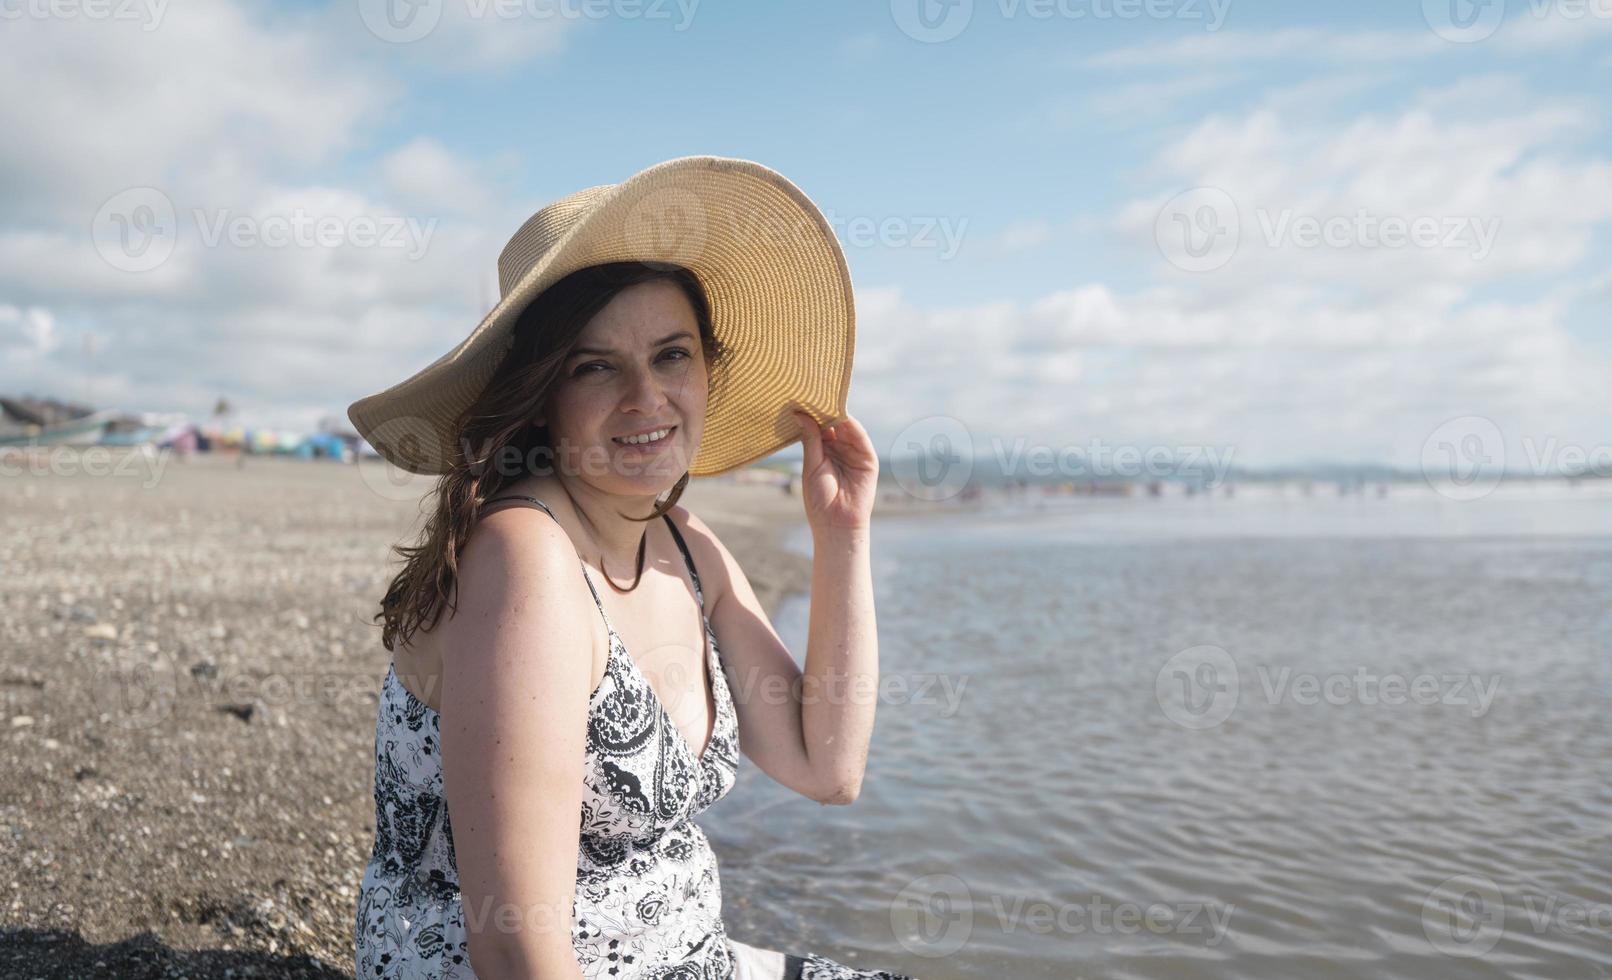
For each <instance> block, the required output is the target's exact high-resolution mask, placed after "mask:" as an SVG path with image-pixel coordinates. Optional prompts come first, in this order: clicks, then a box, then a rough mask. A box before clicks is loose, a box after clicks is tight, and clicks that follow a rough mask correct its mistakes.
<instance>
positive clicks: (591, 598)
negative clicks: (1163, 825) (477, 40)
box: [349, 157, 907, 980]
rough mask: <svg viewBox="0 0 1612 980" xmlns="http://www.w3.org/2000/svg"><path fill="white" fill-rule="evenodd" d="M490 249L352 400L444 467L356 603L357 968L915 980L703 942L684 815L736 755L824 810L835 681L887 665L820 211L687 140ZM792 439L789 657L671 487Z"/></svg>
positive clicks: (869, 480)
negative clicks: (360, 631) (443, 349)
mask: <svg viewBox="0 0 1612 980" xmlns="http://www.w3.org/2000/svg"><path fill="white" fill-rule="evenodd" d="M672 210H675V211H676V213H677V215H678V216H679V218H680V219H681V220H683V221H684V224H682V225H680V226H678V229H676V230H674V232H673V233H671V234H668V233H667V232H666V228H667V227H668V226H667V224H666V221H665V220H664V219H665V217H666V214H667V213H668V212H669V211H672ZM635 223H636V224H635ZM635 227H636V228H639V229H642V228H644V227H650V228H653V229H655V233H654V234H652V235H649V236H648V237H647V238H645V237H642V236H638V235H637V234H636V233H635V231H634V229H635ZM758 229H761V230H760V231H758ZM779 232H785V234H779ZM499 272H500V282H501V285H502V289H503V299H502V300H501V301H500V303H499V305H498V306H497V307H495V308H494V310H493V311H492V313H490V314H488V317H487V318H486V319H485V320H484V321H483V322H482V324H481V325H480V326H478V327H477V329H476V330H475V331H474V332H473V333H472V334H471V336H470V337H469V338H467V339H466V340H465V341H464V342H463V343H461V344H460V345H459V347H458V348H456V349H455V350H454V351H452V352H450V353H449V354H448V355H446V356H445V357H443V358H441V359H439V360H438V361H437V362H436V363H434V364H433V365H431V366H430V367H428V368H427V369H425V370H424V371H422V372H420V373H419V374H417V375H415V376H414V377H413V378H411V379H409V381H406V382H404V383H402V384H400V385H397V386H394V387H393V388H391V389H388V390H387V391H386V392H382V393H380V394H378V395H372V396H370V397H369V398H366V399H363V400H361V401H359V402H357V403H355V404H354V405H353V407H352V408H351V409H350V410H349V415H350V416H351V417H352V419H353V421H354V423H355V424H356V425H357V426H358V427H359V431H360V432H361V433H363V434H364V435H365V437H366V438H368V439H369V440H370V441H371V443H373V444H374V445H375V446H376V448H377V449H378V450H379V451H381V452H382V454H383V455H385V456H387V458H388V459H390V460H391V461H393V462H395V463H398V464H399V465H403V466H406V467H408V468H409V469H411V470H414V471H416V472H424V473H440V474H442V479H441V481H440V483H439V485H438V488H437V491H436V501H435V504H436V506H435V511H434V514H433V516H432V517H431V519H430V520H429V521H428V523H427V525H426V527H425V529H424V532H423V534H422V538H421V543H420V544H419V545H418V546H417V547H413V548H404V549H400V551H401V552H402V554H404V556H405V557H406V559H407V563H406V565H405V567H404V568H403V569H402V571H401V572H400V573H399V574H398V576H397V578H396V579H395V580H394V581H393V583H392V585H391V588H390V589H389V590H388V593H387V596H386V598H385V600H383V603H382V610H381V613H380V614H379V615H378V616H377V618H379V619H383V620H384V627H383V634H382V641H383V643H384V645H385V646H386V647H387V649H389V650H391V651H392V652H393V664H392V668H391V669H390V670H389V671H388V673H387V675H386V678H385V680H384V682H383V686H382V695H381V703H380V707H379V710H378V717H377V725H376V739H375V745H376V777H375V801H376V839H375V846H374V849H373V851H372V855H371V858H370V861H369V865H368V867H367V868H366V870H365V875H364V881H363V885H362V888H361V891H360V895H359V903H358V915H357V922H356V927H357V937H356V938H357V944H356V947H357V948H356V963H357V968H358V975H359V976H360V977H430V978H447V977H479V978H481V980H489V978H504V977H523V978H526V977H541V978H545V980H546V978H551V977H552V978H572V980H574V978H578V977H586V978H595V977H612V978H617V980H629V978H640V977H641V978H676V980H696V978H699V980H729V978H738V980H746V978H760V977H767V978H778V977H799V978H805V980H813V978H857V977H862V978H870V980H873V978H884V980H907V978H900V977H898V976H897V975H896V974H893V973H885V972H870V971H859V970H854V969H851V968H849V967H845V966H843V965H841V964H839V963H836V962H835V961H833V960H831V959H827V958H825V957H823V956H820V955H817V954H813V953H809V952H807V953H803V954H801V955H796V954H794V953H787V954H786V953H785V952H782V951H778V950H764V949H758V948H755V947H751V946H748V945H747V944H744V943H741V942H738V941H737V940H734V939H732V938H730V937H729V936H727V934H726V932H725V930H724V928H723V923H722V919H721V913H722V899H721V889H720V878H719V875H718V871H717V867H716V862H715V856H714V854H713V852H712V850H711V848H710V845H709V843H708V842H707V840H706V837H705V835H704V833H703V832H702V831H701V830H700V828H699V826H698V825H697V824H695V823H694V821H693V819H692V818H693V817H694V816H695V815H696V814H698V813H700V812H703V811H704V810H705V809H707V808H708V807H710V806H711V805H712V804H713V803H715V802H716V801H717V800H719V799H721V798H722V797H723V796H724V795H725V794H726V793H727V792H728V791H729V790H730V789H731V788H732V786H733V781H734V776H735V773H736V772H737V766H738V757H739V752H740V749H741V747H742V750H743V752H744V754H745V755H746V756H748V757H749V758H750V759H751V760H752V761H753V762H755V763H756V765H758V766H759V767H760V768H761V769H762V770H763V771H765V772H766V773H767V774H768V775H770V776H772V777H773V778H774V779H777V780H778V781H779V782H781V783H783V784H784V785H786V786H789V787H790V788H792V789H794V790H796V791H797V792H800V793H801V794H803V795H805V796H807V797H809V798H811V799H814V800H817V801H819V802H822V803H841V804H843V803H849V802H851V801H852V800H854V799H855V797H856V795H857V791H858V787H859V784H860V781H861V778H862V771H863V765H864V761H865V758H866V752H867V746H868V741H869V738H870V735H871V732H872V727H873V710H874V705H873V702H872V699H871V698H869V697H857V696H854V694H853V695H851V696H846V695H845V694H844V693H843V692H844V691H845V690H847V689H849V690H852V691H856V690H871V689H872V688H873V686H874V683H875V682H876V680H877V656H878V655H877V646H876V639H875V636H874V617H873V598H872V585H871V580H870V572H869V555H868V548H869V536H868V528H869V520H870V518H871V514H872V508H873V500H874V489H875V482H876V479H877V475H878V461H877V457H876V455H875V454H874V451H873V447H872V445H871V442H870V440H869V439H868V437H867V433H866V432H865V431H864V430H863V429H862V427H861V426H860V425H859V424H858V423H857V422H856V421H855V420H854V419H851V418H849V417H848V416H845V413H844V397H845V392H846V389H847V387H848V380H849V372H850V354H851V346H852V339H853V336H854V329H853V315H852V307H851V303H850V299H851V297H850V282H849V276H848V274H847V272H846V269H845V264H844V257H843V255H842V254H841V253H840V251H839V249H838V245H837V243H835V242H834V240H833V236H832V233H831V232H830V231H829V230H828V227H827V223H826V222H825V221H824V220H823V219H822V216H821V214H820V213H819V212H817V210H816V208H815V207H813V206H812V205H811V203H810V202H809V201H808V200H807V199H806V198H805V196H804V195H803V194H801V193H800V192H799V191H798V190H797V189H795V188H794V186H793V185H791V184H789V182H788V181H787V180H785V179H784V178H783V177H782V176H780V175H778V174H776V173H774V172H773V171H770V170H767V169H766V168H764V167H761V166H759V165H757V164H754V163H750V162H748V161H736V160H729V159H724V158H716V157H688V158H682V159H679V160H674V161H669V162H667V163H663V164H659V165H657V166H655V167H652V168H649V169H648V170H646V171H643V172H642V173H640V174H638V175H636V176H634V177H633V178H631V179H629V180H628V181H626V182H623V183H622V184H618V185H609V186H606V187H601V188H589V189H588V190H586V191H582V192H579V193H578V194H574V195H571V196H570V197H568V198H564V199H562V200H561V201H558V202H555V203H554V204H552V205H550V206H549V207H547V208H544V209H543V210H542V211H539V212H538V214H537V215H534V216H533V218H532V219H531V220H530V221H528V222H527V223H526V225H525V226H523V228H522V229H521V231H520V232H518V233H517V234H516V236H515V238H514V239H512V240H511V242H510V244H509V246H508V247H506V248H505V250H504V253H503V254H502V255H501V256H500V259H499ZM802 408H805V409H808V410H807V411H802V410H801V409H802ZM814 412H815V413H816V414H821V415H823V416H826V417H831V418H841V419H842V421H839V422H837V423H834V424H832V425H829V426H826V427H819V424H818V422H817V421H816V417H815V415H814ZM797 433H799V435H798V436H797ZM795 438H801V439H802V442H803V450H804V454H805V461H804V470H803V477H802V478H803V484H802V496H803V502H804V505H805V510H806V517H807V520H808V523H809V524H810V526H811V530H812V534H813V539H814V542H815V557H814V567H813V600H812V602H813V605H812V617H811V627H810V643H809V649H808V652H807V659H806V668H805V673H804V675H803V674H802V672H801V670H800V669H799V668H798V667H797V666H796V665H795V662H794V660H793V658H792V657H791V656H790V654H789V651H788V650H787V649H786V648H785V647H784V646H783V644H782V643H781V641H780V640H779V639H778V635H777V633H776V631H775V630H774V629H773V628H772V626H771V624H770V623H769V622H768V620H767V617H766V614H765V612H764V611H763V610H762V608H761V607H760V604H759V603H758V601H757V600H756V597H755V593H754V592H753V590H752V589H751V587H750V585H749V583H748V582H747V581H746V579H745V576H744V573H743V571H742V570H741V569H740V568H739V566H738V564H737V563H736V562H735V561H734V559H733V556H732V555H731V554H730V553H729V552H728V550H727V549H726V548H725V547H724V546H723V545H722V543H721V542H720V541H719V540H718V539H717V537H716V535H715V534H713V533H712V532H711V530H710V528H709V527H707V526H706V525H705V524H704V522H702V521H700V520H699V519H698V518H697V517H695V516H694V515H692V514H690V513H689V512H687V511H686V510H684V509H683V508H681V507H677V506H676V502H677V500H678V498H679V496H680V495H681V493H682V491H683V489H684V487H686V486H687V483H688V481H689V479H690V477H691V476H704V475H712V474H715V473H720V472H725V471H726V470H731V469H733V468H735V467H737V466H741V465H744V464H745V463H748V462H750V461H753V460H755V459H759V458H761V457H763V456H766V455H768V454H770V453H772V452H774V451H775V450H776V449H778V448H781V447H782V446H783V445H787V444H788V443H789V442H792V441H794V439H795ZM663 494H665V495H666V499H665V500H661V497H662V495H663ZM578 561H580V564H581V566H582V567H581V569H580V572H579V570H578V568H577V564H576V563H577V562H578ZM601 580H602V581H603V582H605V583H606V584H607V585H608V586H609V589H608V590H601V589H599V588H598V586H597V585H596V583H597V582H598V581H601ZM618 580H625V581H627V582H628V584H627V585H626V586H619V585H617V581H618ZM444 612H446V613H447V614H448V615H447V616H444V615H443V614H444ZM629 650H630V651H631V653H629V652H628V651H629ZM848 677H849V678H852V679H860V681H861V682H862V686H861V687H860V688H858V687H856V686H855V685H852V686H850V687H849V688H847V685H846V684H845V683H844V682H845V679H846V678H848ZM732 679H738V680H740V681H742V682H743V686H742V687H741V686H739V685H732V684H730V680H732ZM836 679H837V680H836ZM802 682H804V683H802ZM780 685H782V686H781V687H780ZM791 685H793V686H791ZM736 687H737V688H738V690H742V691H745V692H755V694H754V695H753V696H746V697H740V696H738V694H737V693H736V690H735V688H736ZM781 690H792V691H794V692H796V693H795V695H794V696H778V692H779V691H781ZM814 691H823V692H824V695H823V696H815V697H814V696H812V693H813V692H814ZM579 776H580V778H578V777H579ZM449 813H451V814H452V819H451V821H450V819H449ZM472 964H474V971H472Z"/></svg>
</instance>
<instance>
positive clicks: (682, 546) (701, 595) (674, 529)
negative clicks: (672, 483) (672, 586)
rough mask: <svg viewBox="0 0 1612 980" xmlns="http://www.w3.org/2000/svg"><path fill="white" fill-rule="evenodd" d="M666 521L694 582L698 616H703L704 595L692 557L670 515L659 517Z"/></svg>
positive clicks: (689, 575)
mask: <svg viewBox="0 0 1612 980" xmlns="http://www.w3.org/2000/svg"><path fill="white" fill-rule="evenodd" d="M660 516H661V517H662V518H664V519H665V520H666V527H667V529H668V530H670V531H671V532H672V540H673V541H676V542H677V550H678V551H681V552H682V553H683V561H684V562H685V563H686V564H687V565H688V577H689V578H690V579H691V580H692V581H693V582H694V597H695V598H696V599H698V600H699V601H700V614H701V615H704V614H705V593H704V591H702V590H701V589H700V573H699V572H697V571H695V570H694V556H693V555H691V554H689V550H688V545H687V544H684V543H683V535H682V533H680V532H679V531H678V530H677V525H676V524H673V523H672V515H671V514H662V515H660Z"/></svg>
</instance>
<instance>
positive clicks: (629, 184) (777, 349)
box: [347, 156, 856, 476]
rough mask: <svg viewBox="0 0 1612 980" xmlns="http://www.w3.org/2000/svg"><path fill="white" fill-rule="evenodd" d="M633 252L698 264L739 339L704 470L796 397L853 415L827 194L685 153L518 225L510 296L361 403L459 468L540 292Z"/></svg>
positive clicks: (423, 453) (752, 449)
mask: <svg viewBox="0 0 1612 980" xmlns="http://www.w3.org/2000/svg"><path fill="white" fill-rule="evenodd" d="M626 260H640V261H659V262H674V263H677V264H679V265H683V266H686V267H687V268H689V269H690V270H692V271H693V272H694V273H695V275H697V276H698V277H699V279H700V282H701V284H702V285H703V286H704V287H705V289H706V292H707V293H708V295H709V296H710V300H711V315H712V320H713V322H714V326H715V330H716V335H717V337H718V338H720V339H721V340H722V341H724V342H725V343H726V344H727V345H728V346H729V347H730V348H732V350H733V358H732V361H731V362H730V367H729V369H730V372H731V374H730V381H729V383H728V386H727V389H726V397H724V398H719V399H713V400H712V401H711V402H710V405H709V407H708V409H707V412H706V418H705V431H704V435H703V436H702V438H701V440H700V446H699V450H698V452H697V453H696V455H695V458H694V462H693V465H692V466H691V467H690V468H689V473H690V475H691V476H714V475H717V474H719V473H724V472H727V471H729V470H733V469H736V468H738V467H741V466H744V465H746V464H748V463H751V462H754V461H756V460H758V459H761V458H763V457H766V456H768V455H770V454H772V453H774V452H777V451H778V450H779V449H782V448H783V447H785V446H787V445H789V444H790V443H792V442H794V441H796V440H797V439H799V438H800V435H801V433H800V426H799V423H797V422H796V421H795V420H794V419H793V418H792V417H791V416H790V415H789V409H790V407H791V406H792V405H794V406H798V407H800V408H802V409H803V410H805V411H806V412H808V413H810V414H811V415H812V416H813V417H814V418H816V419H817V420H818V421H819V422H821V423H825V424H826V423H828V422H834V421H838V420H840V419H842V418H844V417H845V411H846V395H847V393H848V391H849V388H850V382H851V359H852V354H853V352H854V348H855V342H856V324H855V317H856V314H855V305H854V298H853V296H852V291H851V277H850V272H849V270H848V268H847V267H846V262H845V255H844V252H843V251H842V250H841V248H840V245H839V242H838V241H837V240H836V239H835V237H834V233H833V230H832V229H831V228H830V227H829V225H828V222H827V220H826V219H825V218H824V217H823V215H822V212H820V211H819V210H818V209H817V207H816V206H815V205H814V204H813V203H812V202H811V200H810V199H809V198H807V197H806V195H805V194H803V193H802V192H801V191H800V189H799V188H797V187H796V186H795V185H794V184H792V183H790V182H789V180H787V179H786V178H785V177H783V175H781V174H779V173H777V172H776V171H773V170H770V169H768V168H767V167H764V166H762V165H761V164H758V163H754V162H752V161H749V160H737V159H732V158H728V157H712V156H697V157H680V158H678V159H675V160H668V161H666V162H664V163H659V164H656V165H654V166H652V167H649V168H648V169H646V170H643V171H641V172H640V173H638V174H635V175H634V176H633V177H631V178H629V179H627V180H625V181H623V182H621V183H619V184H605V185H601V186H598V187H590V188H587V189H585V190H581V191H577V192H576V193H574V194H571V195H568V196H567V197H564V198H562V199H560V200H558V201H555V202H553V203H552V204H549V205H547V206H546V207H544V208H543V209H542V210H540V211H539V212H538V213H537V214H535V215H533V216H532V217H531V218H530V219H529V220H527V222H526V223H525V224H524V225H522V226H521V228H520V230H519V231H517V232H516V233H515V235H514V237H513V238H511V239H510V241H509V244H508V245H506V246H505V248H504V250H503V252H502V253H501V254H500V256H499V259H498V279H499V291H500V294H501V298H500V300H499V302H498V305H496V306H495V307H493V309H492V311H491V312H490V313H488V314H487V316H486V317H485V318H484V319H483V320H482V321H481V323H480V324H478V325H477V326H476V328H475V330H473V331H471V333H470V335H469V336H468V337H467V338H465V340H464V341H462V342H461V343H460V344H459V345H458V346H456V347H455V348H454V349H453V350H451V351H449V352H448V353H446V354H444V355H443V356H442V357H440V358H438V359H437V360H436V361H434V362H432V363H431V364H430V365H428V366H426V367H425V368H423V369H421V370H420V371H419V372H418V373H416V374H415V375H414V376H412V377H410V378H408V379H407V380H405V381H402V382H400V383H398V384H396V385H393V386H392V387H390V388H388V389H386V390H385V391H381V392H378V393H376V394H373V395H369V396H367V397H365V398H362V399H360V400H358V401H356V402H354V403H353V404H352V405H351V406H350V407H349V408H348V410H347V415H348V418H350V419H351V420H352V422H353V425H354V426H355V427H356V428H357V429H358V431H359V433H360V434H361V435H362V436H363V437H364V438H365V439H367V440H368V441H369V443H370V444H371V445H372V446H374V447H375V449H376V451H377V452H379V453H380V454H381V455H382V456H383V457H385V458H386V459H387V460H388V461H389V462H391V463H393V464H394V465H397V466H399V467H402V468H403V469H405V470H408V471H409V472H412V473H442V472H446V471H447V469H448V467H449V465H450V462H451V460H452V455H453V448H454V442H455V440H456V439H457V438H458V436H457V433H456V431H455V425H456V423H457V420H458V417H459V415H460V414H461V413H462V412H463V411H464V410H465V409H466V408H467V407H469V405H470V404H471V403H472V402H473V401H474V400H475V399H476V397H477V396H478V395H480V393H481V391H482V389H483V388H484V387H485V386H486V384H487V382H488V380H489V379H490V378H491V377H492V374H493V372H494V371H495V370H496V369H497V367H498V364H499V362H500V361H501V360H502V358H503V356H504V354H505V353H506V352H507V351H508V349H509V346H510V344H511V343H512V336H511V329H512V328H513V326H514V324H515V321H516V319H517V318H518V317H519V315H520V312H521V310H523V309H524V308H525V307H526V305H527V304H528V303H530V302H531V301H532V299H534V298H535V297H536V296H537V295H538V294H540V293H541V292H542V291H543V290H544V289H547V288H548V287H549V286H551V285H553V284H554V283H556V282H558V281H559V280H561V279H563V278H564V277H565V276H567V275H570V274H571V273H573V272H575V271H577V270H578V269H583V268H586V267H588V266H591V265H599V264H602V263H605V262H619V261H626Z"/></svg>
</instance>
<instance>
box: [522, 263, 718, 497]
mask: <svg viewBox="0 0 1612 980" xmlns="http://www.w3.org/2000/svg"><path fill="white" fill-rule="evenodd" d="M707 396H708V390H707V381H706V365H705V351H704V349H703V348H702V347H701V345H700V328H699V322H698V321H697V320H696V319H695V316H694V308H693V307H692V306H691V305H689V301H688V298H687V297H686V296H685V295H684V294H683V290H682V289H680V288H679V287H678V286H677V285H676V284H675V283H672V282H666V281H656V282H646V283H639V284H638V285H635V286H629V287H627V288H626V289H624V290H622V291H621V292H619V293H617V294H616V295H615V297H614V298H613V299H611V301H610V302H609V304H608V305H606V306H605V307H604V309H602V310H600V311H599V312H598V313H597V314H595V316H594V317H593V319H592V320H590V321H589V322H588V325H587V326H586V327H585V328H584V329H583V331H582V335H581V336H580V337H579V338H578V340H577V346H576V349H575V350H574V351H573V352H572V353H571V354H570V356H569V357H568V358H567V359H566V361H565V364H564V366H563V368H562V371H561V380H560V384H559V386H558V387H557V388H556V390H555V392H554V395H553V397H552V399H551V400H550V402H549V411H548V415H547V422H548V426H549V435H550V437H551V438H552V439H553V441H554V449H555V451H556V454H557V455H556V465H557V466H558V467H559V468H560V469H561V470H562V471H564V472H566V473H568V474H571V475H574V476H577V477H580V478H581V479H583V480H586V481H587V482H588V483H590V484H592V485H593V486H595V487H597V488H598V489H600V490H602V491H604V492H606V493H618V494H625V495H633V496H642V495H646V494H647V495H655V494H660V493H663V492H665V491H666V490H667V489H668V488H670V487H671V486H672V485H673V484H675V483H676V482H677V481H678V479H679V478H681V477H682V475H683V474H684V473H685V472H686V471H687V470H688V468H689V466H690V465H691V464H692V463H693V462H694V453H695V451H696V450H697V449H698V448H699V445H700V436H701V434H702V433H703V432H704V429H705V404H706V398H707ZM666 429H670V430H671V431H670V432H664V431H662V430H666ZM646 432H647V433H651V434H654V435H659V438H658V439H657V440H656V441H654V442H652V443H648V444H644V445H632V444H629V443H627V442H626V441H625V439H626V437H628V436H637V435H639V434H641V433H646Z"/></svg>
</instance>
